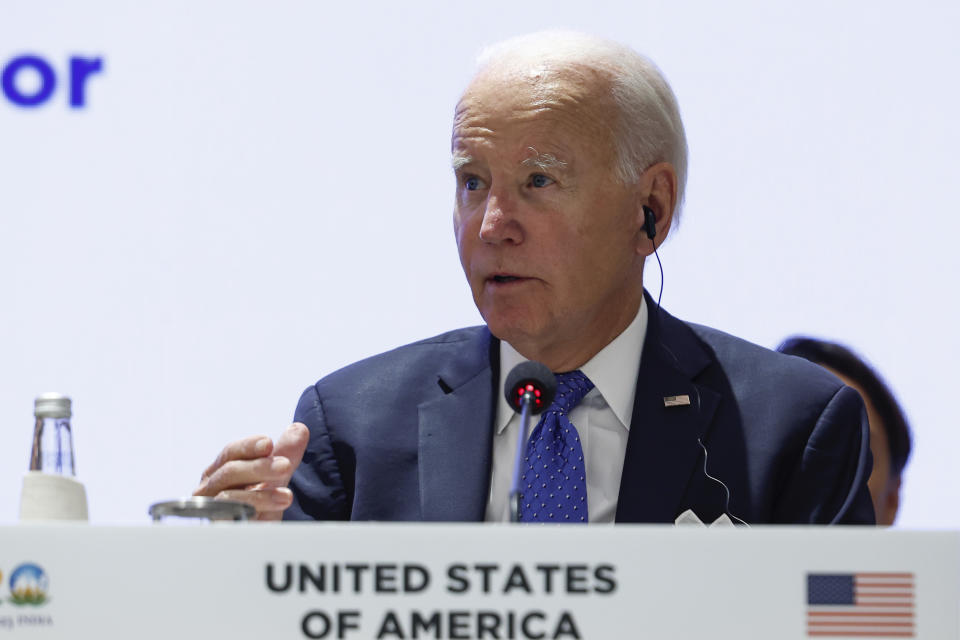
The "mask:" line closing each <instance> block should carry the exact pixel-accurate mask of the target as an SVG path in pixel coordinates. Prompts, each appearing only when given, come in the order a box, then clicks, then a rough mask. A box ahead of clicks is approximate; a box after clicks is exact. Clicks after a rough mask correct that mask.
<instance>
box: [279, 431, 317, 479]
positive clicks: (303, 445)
mask: <svg viewBox="0 0 960 640" xmlns="http://www.w3.org/2000/svg"><path fill="white" fill-rule="evenodd" d="M309 441H310V430H309V429H307V425H305V424H303V423H302V422H294V423H293V424H291V425H290V426H289V427H287V428H286V430H285V431H284V432H283V433H282V434H280V437H279V438H277V446H276V447H274V451H273V453H274V455H278V456H283V457H284V458H287V459H288V460H289V461H290V464H291V465H292V468H293V469H294V470H295V469H296V468H297V467H298V466H300V461H301V460H303V453H304V451H306V450H307V443H308V442H309ZM290 473H291V475H292V474H293V471H292V470H291V472H290Z"/></svg>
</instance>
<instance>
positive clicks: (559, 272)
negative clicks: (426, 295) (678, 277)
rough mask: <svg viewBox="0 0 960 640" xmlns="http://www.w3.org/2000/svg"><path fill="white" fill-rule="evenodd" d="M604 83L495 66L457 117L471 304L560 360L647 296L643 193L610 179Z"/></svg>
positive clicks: (608, 336)
mask: <svg viewBox="0 0 960 640" xmlns="http://www.w3.org/2000/svg"><path fill="white" fill-rule="evenodd" d="M602 82H603V80H602V79H601V78H597V77H595V76H591V75H590V73H589V72H588V73H586V74H584V73H577V74H574V77H571V74H564V73H559V74H558V73H556V72H553V73H544V72H542V71H541V72H534V73H530V72H506V71H499V72H498V71H488V72H485V73H483V74H481V75H480V76H478V78H476V79H475V80H474V81H473V83H472V84H471V85H470V87H469V88H468V89H467V91H466V93H465V94H464V96H463V98H461V100H460V103H459V104H458V106H457V113H456V118H455V121H454V129H453V159H454V169H455V173H456V178H457V192H456V204H455V207H454V229H455V232H456V237H457V246H458V248H459V251H460V261H461V263H462V265H463V269H464V271H465V273H466V275H467V280H468V281H469V283H470V288H471V290H472V292H473V299H474V302H475V303H476V305H477V308H478V309H479V310H480V313H481V315H482V316H483V318H484V320H485V321H486V322H487V325H488V326H489V328H490V331H491V332H492V333H493V334H494V335H496V336H497V337H499V338H501V339H504V340H506V341H508V342H510V343H511V344H512V345H513V346H514V347H515V348H516V349H517V350H518V351H520V353H522V354H523V355H524V356H526V357H528V358H534V359H539V360H542V361H544V362H545V363H546V364H547V365H548V366H550V367H551V368H552V369H554V370H563V369H565V368H575V367H578V366H580V365H582V364H583V362H581V361H578V360H581V359H582V360H583V361H586V360H587V359H589V357H592V355H593V354H594V353H596V351H599V349H600V348H602V347H603V346H605V345H606V344H607V343H609V342H610V341H611V340H612V339H613V338H615V337H616V336H617V335H618V334H619V333H620V332H621V331H622V330H623V329H624V328H625V327H626V326H627V325H628V324H629V323H630V321H631V320H632V319H633V316H634V315H635V314H636V311H637V308H638V305H639V302H640V298H641V297H642V270H643V258H644V255H643V254H641V253H640V252H638V250H637V248H638V243H639V242H641V241H643V240H645V242H646V243H647V244H649V243H650V240H649V239H646V237H645V236H643V237H642V238H641V226H642V218H643V214H642V209H641V205H642V204H643V202H641V200H640V197H639V195H638V190H637V188H636V187H633V186H630V187H627V186H624V185H622V184H620V183H619V182H618V181H617V179H616V178H615V174H614V163H615V158H616V156H615V151H614V146H613V139H612V126H613V123H614V122H615V120H614V118H615V114H616V112H615V110H614V107H613V105H612V102H609V101H608V100H606V99H603V98H597V97H596V95H597V89H598V87H599V86H602ZM574 345H581V347H575V346H574ZM581 352H582V353H581Z"/></svg>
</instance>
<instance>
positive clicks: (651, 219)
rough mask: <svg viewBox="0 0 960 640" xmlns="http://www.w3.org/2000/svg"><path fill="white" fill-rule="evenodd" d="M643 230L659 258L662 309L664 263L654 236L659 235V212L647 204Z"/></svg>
mask: <svg viewBox="0 0 960 640" xmlns="http://www.w3.org/2000/svg"><path fill="white" fill-rule="evenodd" d="M643 230H644V231H646V233H647V237H648V238H650V244H652V245H653V255H654V256H656V258H657V266H658V267H660V293H659V294H658V295H657V311H659V310H660V298H661V297H663V263H662V262H660V254H659V253H657V243H656V242H654V240H653V239H654V238H656V237H657V214H655V213H654V212H653V209H651V208H650V207H648V206H647V205H643Z"/></svg>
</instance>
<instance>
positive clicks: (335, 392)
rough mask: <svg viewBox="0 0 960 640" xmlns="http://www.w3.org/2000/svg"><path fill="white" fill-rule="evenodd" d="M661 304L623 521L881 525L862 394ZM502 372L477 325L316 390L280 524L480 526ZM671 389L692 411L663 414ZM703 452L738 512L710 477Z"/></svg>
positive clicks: (309, 395) (643, 370)
mask: <svg viewBox="0 0 960 640" xmlns="http://www.w3.org/2000/svg"><path fill="white" fill-rule="evenodd" d="M648 304H649V301H648ZM649 308H650V309H651V313H650V315H649V322H648V328H647V336H646V339H645V342H644V347H643V355H642V356H641V366H640V372H639V376H638V379H637V393H636V400H635V403H634V408H633V420H632V424H631V427H630V435H629V437H628V441H627V450H626V458H625V461H624V466H623V476H622V479H621V483H620V497H619V501H618V506H617V515H616V519H617V521H618V522H667V523H672V522H673V521H674V520H675V519H676V517H677V516H678V515H679V514H681V513H682V512H684V511H685V510H687V509H692V510H693V511H694V513H696V514H697V516H699V517H700V518H701V519H702V520H704V521H707V522H711V521H713V520H714V519H716V518H717V517H719V516H720V515H721V514H723V513H724V512H728V513H731V514H733V515H735V516H737V517H738V518H741V519H743V520H745V521H746V522H748V523H751V524H754V523H821V524H827V523H872V522H873V507H872V505H871V502H870V496H869V493H868V491H867V486H866V481H867V477H868V476H869V475H870V465H871V462H870V451H869V446H868V442H869V441H868V428H867V424H866V419H865V414H864V411H863V404H862V401H861V400H860V397H859V395H858V394H857V393H856V392H855V391H854V390H853V389H850V388H849V387H846V386H844V385H843V384H842V383H841V382H840V381H839V380H837V379H836V378H835V377H833V376H832V375H830V374H828V373H827V372H826V371H824V370H823V369H821V368H819V367H817V366H815V365H812V364H810V363H809V362H807V361H805V360H802V359H799V358H794V357H790V356H784V355H782V354H779V353H775V352H772V351H769V350H767V349H763V348H762V347H758V346H756V345H753V344H750V343H748V342H745V341H743V340H740V339H738V338H735V337H733V336H730V335H727V334H725V333H722V332H719V331H716V330H714V329H710V328H707V327H702V326H697V325H692V324H687V323H684V322H681V321H680V320H677V319H676V318H673V317H672V316H670V315H669V314H668V313H666V312H665V311H663V310H658V309H657V308H656V306H654V305H650V306H649ZM498 377H499V342H498V341H497V339H496V338H494V337H492V336H491V335H490V333H489V331H488V330H487V328H486V327H473V328H468V329H460V330H457V331H451V332H450V333H445V334H443V335H440V336H436V337H434V338H430V339H428V340H423V341H421V342H417V343H414V344H410V345H407V346H404V347H400V348H399V349H395V350H393V351H390V352H387V353H384V354H381V355H378V356H374V357H373V358H369V359H367V360H363V361H361V362H357V363H355V364H352V365H350V366H348V367H346V368H344V369H341V370H340V371H337V372H335V373H333V374H331V375H329V376H327V377H326V378H324V379H322V380H320V381H319V382H318V383H317V384H316V385H314V386H312V387H309V388H308V389H307V390H306V391H305V392H304V394H303V396H302V397H301V398H300V403H299V405H298V407H297V411H296V416H295V419H296V420H297V421H300V422H303V423H305V424H306V425H307V426H308V427H309V429H310V441H309V444H308V446H307V451H306V454H305V455H304V458H303V462H302V463H301V465H300V467H299V468H298V469H297V471H296V472H295V473H294V476H293V479H292V482H291V489H292V490H293V494H294V502H293V505H292V506H291V507H290V508H289V509H287V511H286V512H285V514H284V517H285V518H287V519H318V520H347V519H354V520H434V521H437V520H439V521H480V520H483V517H484V512H485V509H486V504H487V498H488V492H489V486H490V463H491V451H492V437H493V419H494V413H495V406H496V405H495V401H496V398H497V395H498V394H499V393H502V391H501V389H500V386H501V383H500V381H499V380H498ZM675 395H688V396H689V397H690V401H691V404H690V405H689V406H677V407H665V406H664V397H666V396H675ZM698 440H699V441H700V442H702V444H703V447H701V444H700V442H698ZM704 447H705V448H706V450H707V452H708V456H707V461H706V466H707V469H706V470H707V472H709V474H710V475H711V476H713V477H715V478H718V479H719V480H722V481H723V483H724V484H725V485H726V487H728V488H729V490H730V498H729V506H728V505H727V498H726V493H725V489H724V487H723V486H721V485H720V484H719V483H718V482H716V481H715V480H711V479H710V478H708V477H707V475H706V473H705V472H704Z"/></svg>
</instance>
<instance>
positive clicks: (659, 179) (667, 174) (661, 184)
mask: <svg viewBox="0 0 960 640" xmlns="http://www.w3.org/2000/svg"><path fill="white" fill-rule="evenodd" d="M638 186H639V193H638V195H639V198H640V202H639V204H638V209H639V211H638V214H639V215H640V216H641V225H643V221H644V216H645V212H644V207H648V208H649V209H650V210H651V211H653V217H654V219H655V221H656V222H655V227H656V230H657V233H656V235H655V236H654V238H653V240H652V241H651V240H650V238H649V236H648V234H647V233H646V231H641V237H640V240H641V241H640V242H639V243H638V247H637V250H638V252H640V253H642V254H643V255H650V254H651V253H653V249H654V247H659V246H660V245H661V244H662V243H663V241H664V240H666V239H667V234H668V233H670V227H671V225H672V224H673V214H674V209H675V208H676V206H677V172H676V170H674V168H673V165H672V164H670V163H669V162H658V163H657V164H654V165H652V166H650V167H648V168H647V170H646V171H644V172H643V174H642V175H641V176H640V180H639V185H638ZM644 241H645V242H644Z"/></svg>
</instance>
